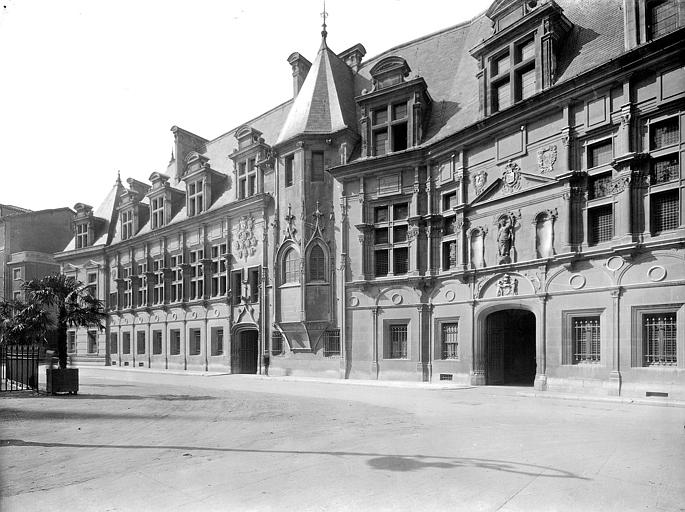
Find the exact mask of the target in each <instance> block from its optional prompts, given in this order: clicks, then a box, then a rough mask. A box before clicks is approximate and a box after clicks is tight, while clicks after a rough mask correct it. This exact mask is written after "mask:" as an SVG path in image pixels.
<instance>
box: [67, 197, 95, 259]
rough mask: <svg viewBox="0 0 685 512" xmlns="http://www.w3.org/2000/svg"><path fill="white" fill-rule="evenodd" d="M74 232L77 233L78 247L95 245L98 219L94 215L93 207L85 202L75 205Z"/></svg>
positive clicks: (76, 243)
mask: <svg viewBox="0 0 685 512" xmlns="http://www.w3.org/2000/svg"><path fill="white" fill-rule="evenodd" d="M74 211H76V213H75V214H74V220H73V226H72V227H73V232H74V234H75V235H76V238H75V247H76V249H83V248H84V247H88V246H91V245H93V243H94V241H95V230H96V227H97V226H96V224H97V222H96V219H95V218H94V217H93V207H92V206H90V205H88V204H85V203H76V204H75V205H74Z"/></svg>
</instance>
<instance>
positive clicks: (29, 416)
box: [0, 407, 159, 421]
mask: <svg viewBox="0 0 685 512" xmlns="http://www.w3.org/2000/svg"><path fill="white" fill-rule="evenodd" d="M0 411H2V415H3V416H6V417H7V416H11V415H13V416H14V417H15V418H16V419H22V420H33V421H41V420H46V421H54V420H99V419H110V420H141V419H142V420H149V419H151V418H159V415H154V414H138V413H134V412H129V411H126V412H120V413H109V412H88V411H51V410H46V409H42V410H36V411H33V410H25V409H10V408H7V407H3V408H2V409H0Z"/></svg>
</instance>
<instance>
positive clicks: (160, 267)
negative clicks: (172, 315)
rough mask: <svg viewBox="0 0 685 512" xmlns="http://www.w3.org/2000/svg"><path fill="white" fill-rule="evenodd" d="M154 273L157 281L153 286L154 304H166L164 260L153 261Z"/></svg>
mask: <svg viewBox="0 0 685 512" xmlns="http://www.w3.org/2000/svg"><path fill="white" fill-rule="evenodd" d="M152 272H153V273H154V276H155V280H154V282H153V284H152V301H151V302H152V303H153V304H164V302H165V296H164V288H165V283H164V281H165V279H164V258H156V259H153V260H152Z"/></svg>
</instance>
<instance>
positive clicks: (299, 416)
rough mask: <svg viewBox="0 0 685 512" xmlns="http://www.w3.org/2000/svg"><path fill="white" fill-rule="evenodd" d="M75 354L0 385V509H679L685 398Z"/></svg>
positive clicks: (684, 489) (684, 475) (682, 505)
mask: <svg viewBox="0 0 685 512" xmlns="http://www.w3.org/2000/svg"><path fill="white" fill-rule="evenodd" d="M520 391H521V389H519V388H492V387H488V388H485V387H484V388H470V389H444V390H435V389H433V390H430V389H416V388H397V387H378V386H359V385H350V384H336V383H330V384H329V383H320V382H297V381H295V382H286V381H284V380H268V379H264V378H258V377H253V376H239V375H235V376H229V375H222V376H194V375H183V376H178V375H167V374H155V373H142V372H135V371H133V372H132V371H121V370H113V369H104V368H103V369H85V368H82V369H81V390H80V392H79V395H78V396H64V397H46V396H40V397H35V396H31V395H13V396H10V395H9V394H6V393H3V396H0V408H1V411H0V425H1V426H0V438H1V439H2V443H1V444H0V475H2V481H1V483H0V496H1V500H2V501H1V503H0V509H1V510H3V511H22V512H24V511H33V510H51V511H55V510H70V511H74V510H97V511H124V510H202V511H205V510H292V511H300V510H326V511H337V510H353V511H356V512H359V511H365V510H374V511H377V510H411V511H415V510H468V511H475V510H486V511H495V510H501V511H535V510H544V511H551V510H579V511H592V510H597V511H609V510H621V511H625V510H650V511H651V510H658V511H671V510H685V464H683V461H684V460H685V429H684V425H685V408H680V407H666V406H655V405H636V404H629V403H618V402H609V401H603V402H599V401H572V400H561V399H555V398H534V397H530V396H521V395H520V394H519V392H520Z"/></svg>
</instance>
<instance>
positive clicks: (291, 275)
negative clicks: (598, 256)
mask: <svg viewBox="0 0 685 512" xmlns="http://www.w3.org/2000/svg"><path fill="white" fill-rule="evenodd" d="M291 255H292V258H291V257H290V256H291ZM301 265H302V263H301V256H300V252H299V250H298V249H297V248H296V247H295V245H294V244H290V245H289V246H288V247H286V248H285V250H284V251H283V253H282V255H281V261H280V265H279V270H280V274H281V275H280V284H281V286H299V285H300V274H301V269H300V267H301Z"/></svg>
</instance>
